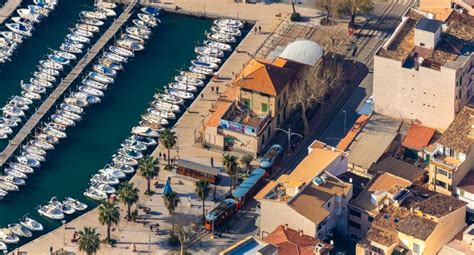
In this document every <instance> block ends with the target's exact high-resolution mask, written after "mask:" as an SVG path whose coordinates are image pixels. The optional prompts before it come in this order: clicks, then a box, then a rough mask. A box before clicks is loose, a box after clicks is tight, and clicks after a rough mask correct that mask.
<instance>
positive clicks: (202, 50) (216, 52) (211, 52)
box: [194, 46, 224, 58]
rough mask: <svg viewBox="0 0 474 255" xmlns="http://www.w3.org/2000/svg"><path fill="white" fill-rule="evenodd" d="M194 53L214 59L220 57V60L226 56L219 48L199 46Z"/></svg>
mask: <svg viewBox="0 0 474 255" xmlns="http://www.w3.org/2000/svg"><path fill="white" fill-rule="evenodd" d="M194 51H195V52H196V53H197V54H199V55H206V56H212V57H218V58H221V57H223V56H224V52H223V51H222V50H220V49H219V48H211V47H208V46H198V47H196V48H194Z"/></svg>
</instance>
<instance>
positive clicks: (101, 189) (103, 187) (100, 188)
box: [91, 183, 116, 194]
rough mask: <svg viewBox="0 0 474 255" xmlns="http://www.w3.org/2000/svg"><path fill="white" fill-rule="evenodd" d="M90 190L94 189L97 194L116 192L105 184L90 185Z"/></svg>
mask: <svg viewBox="0 0 474 255" xmlns="http://www.w3.org/2000/svg"><path fill="white" fill-rule="evenodd" d="M91 188H92V189H95V190H97V191H99V192H104V193H106V194H113V193H115V192H116V190H115V188H114V187H112V186H109V185H108V184H105V183H95V184H92V186H91Z"/></svg>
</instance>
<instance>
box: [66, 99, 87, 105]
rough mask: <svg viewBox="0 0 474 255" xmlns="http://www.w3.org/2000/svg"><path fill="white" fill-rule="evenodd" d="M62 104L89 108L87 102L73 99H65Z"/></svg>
mask: <svg viewBox="0 0 474 255" xmlns="http://www.w3.org/2000/svg"><path fill="white" fill-rule="evenodd" d="M64 102H65V103H66V104H69V105H75V106H79V107H87V106H89V102H87V100H84V99H81V98H75V97H66V98H64Z"/></svg>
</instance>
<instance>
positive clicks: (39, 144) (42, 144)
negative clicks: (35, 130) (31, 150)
mask: <svg viewBox="0 0 474 255" xmlns="http://www.w3.org/2000/svg"><path fill="white" fill-rule="evenodd" d="M30 144H31V145H33V146H35V147H38V148H40V149H43V150H46V151H47V150H52V149H54V145H52V144H50V143H48V142H46V141H42V140H36V139H35V140H32V141H31V142H30Z"/></svg>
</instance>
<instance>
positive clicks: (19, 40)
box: [0, 31, 25, 44]
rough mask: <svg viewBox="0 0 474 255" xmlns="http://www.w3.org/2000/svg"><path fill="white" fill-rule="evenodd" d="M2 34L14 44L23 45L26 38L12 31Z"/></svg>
mask: <svg viewBox="0 0 474 255" xmlns="http://www.w3.org/2000/svg"><path fill="white" fill-rule="evenodd" d="M0 34H1V35H2V36H3V37H5V38H7V39H9V40H11V41H13V42H16V43H20V44H21V43H23V39H24V38H25V37H24V36H23V35H19V34H17V33H14V32H11V31H3V32H0Z"/></svg>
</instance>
